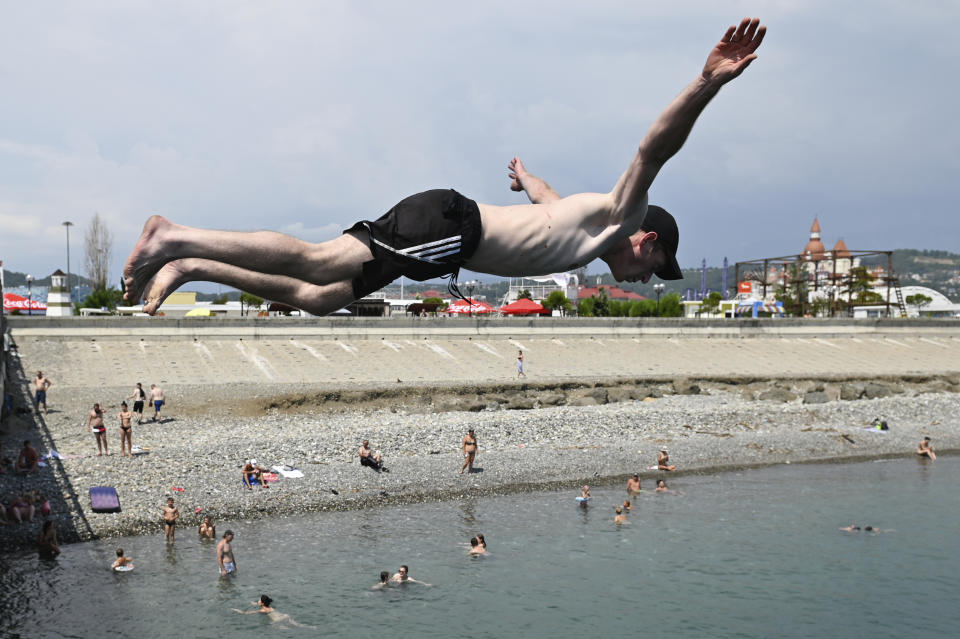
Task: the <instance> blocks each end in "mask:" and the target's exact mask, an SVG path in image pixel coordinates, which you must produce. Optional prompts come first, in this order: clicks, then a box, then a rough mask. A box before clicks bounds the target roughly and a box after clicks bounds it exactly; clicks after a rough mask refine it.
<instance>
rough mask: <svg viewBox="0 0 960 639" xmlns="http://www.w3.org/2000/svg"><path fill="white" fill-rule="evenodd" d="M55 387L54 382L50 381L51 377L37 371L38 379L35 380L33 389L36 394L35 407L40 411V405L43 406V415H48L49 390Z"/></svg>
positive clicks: (34, 398) (34, 397)
mask: <svg viewBox="0 0 960 639" xmlns="http://www.w3.org/2000/svg"><path fill="white" fill-rule="evenodd" d="M51 386H53V382H51V381H50V378H49V377H44V376H43V371H37V377H36V379H34V380H33V389H34V391H35V394H34V396H33V405H34V407H35V408H36V409H37V410H40V404H43V414H44V415H46V414H47V389H48V388H50V387H51Z"/></svg>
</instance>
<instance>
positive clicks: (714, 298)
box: [700, 291, 723, 315]
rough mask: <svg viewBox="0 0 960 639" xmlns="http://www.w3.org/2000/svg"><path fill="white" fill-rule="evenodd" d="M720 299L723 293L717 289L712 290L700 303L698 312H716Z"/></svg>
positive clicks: (705, 313) (704, 313)
mask: <svg viewBox="0 0 960 639" xmlns="http://www.w3.org/2000/svg"><path fill="white" fill-rule="evenodd" d="M721 300H723V295H722V294H720V293H719V292H718V291H713V292H712V293H710V295H707V296H706V297H705V298H704V299H703V301H702V302H701V303H700V313H701V314H703V315H707V314H710V315H712V314H714V313H716V312H717V309H718V308H720V302H721Z"/></svg>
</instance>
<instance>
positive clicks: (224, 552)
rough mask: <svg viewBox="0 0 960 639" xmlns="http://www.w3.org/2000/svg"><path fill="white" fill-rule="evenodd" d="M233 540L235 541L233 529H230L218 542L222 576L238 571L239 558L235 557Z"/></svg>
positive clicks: (218, 557) (218, 559)
mask: <svg viewBox="0 0 960 639" xmlns="http://www.w3.org/2000/svg"><path fill="white" fill-rule="evenodd" d="M231 541H233V531H232V530H228V531H227V532H225V533H223V539H221V540H220V543H218V544H217V565H219V566H220V576H221V577H225V576H227V575H229V574H230V573H235V572H237V560H236V559H234V557H233V546H231V545H230V542H231Z"/></svg>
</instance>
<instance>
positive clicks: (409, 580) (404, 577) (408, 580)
mask: <svg viewBox="0 0 960 639" xmlns="http://www.w3.org/2000/svg"><path fill="white" fill-rule="evenodd" d="M390 582H391V583H395V584H420V585H421V586H429V585H430V584H428V583H425V582H423V581H418V580H416V579H414V578H413V577H411V576H410V568H409V567H407V566H406V565H403V566H400V570H399V571H397V574H395V575H394V576H393V577H390Z"/></svg>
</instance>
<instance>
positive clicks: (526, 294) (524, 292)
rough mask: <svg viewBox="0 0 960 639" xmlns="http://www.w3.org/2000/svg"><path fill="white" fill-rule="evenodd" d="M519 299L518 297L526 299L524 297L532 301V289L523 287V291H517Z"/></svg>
mask: <svg viewBox="0 0 960 639" xmlns="http://www.w3.org/2000/svg"><path fill="white" fill-rule="evenodd" d="M517 299H518V300H524V299H526V300H530V301H531V302H532V301H533V295H531V294H530V291H528V290H527V289H523V290H522V291H520V292H519V293H517Z"/></svg>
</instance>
